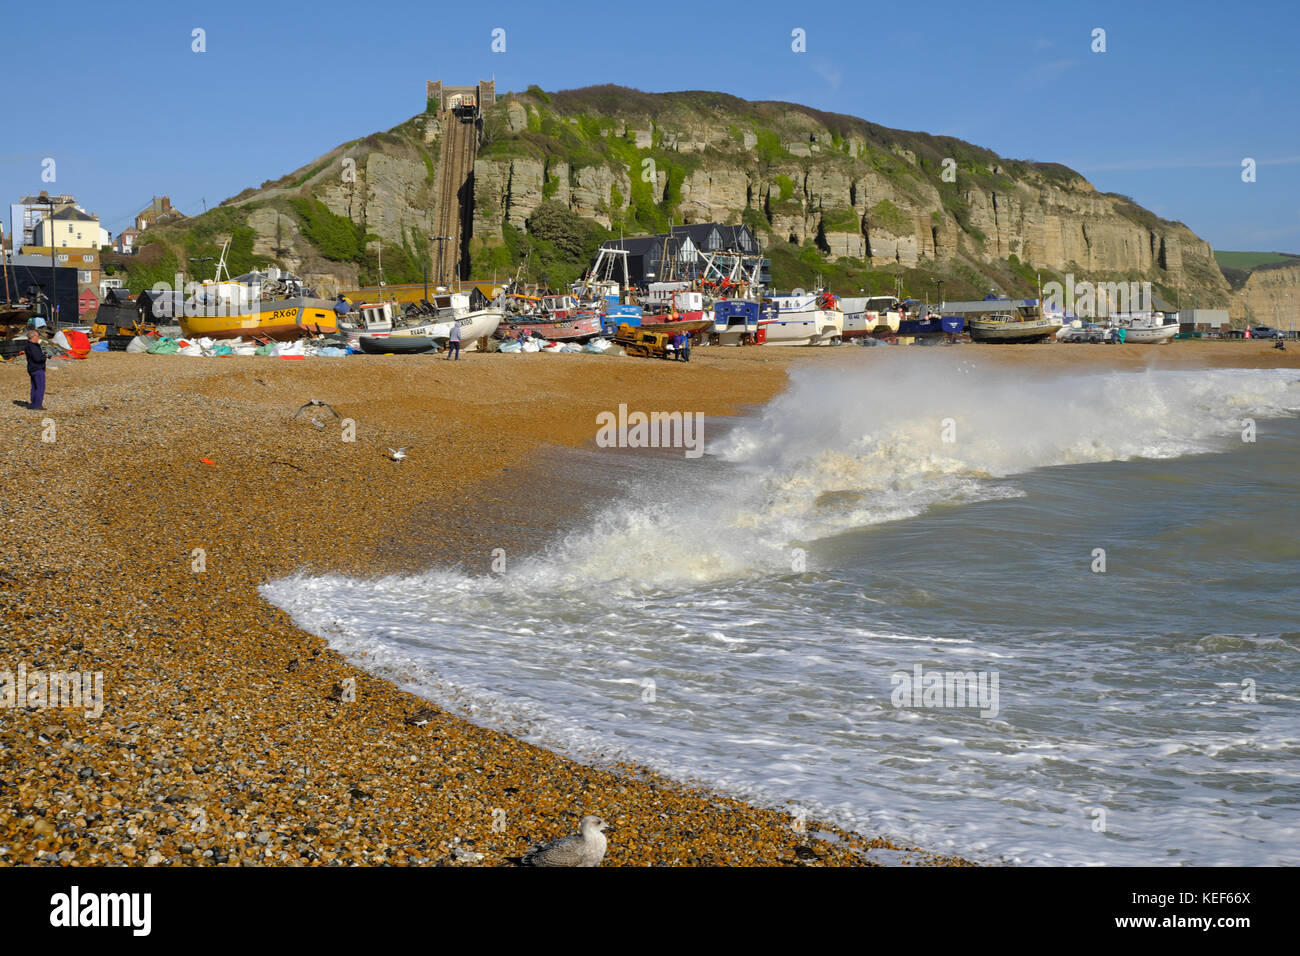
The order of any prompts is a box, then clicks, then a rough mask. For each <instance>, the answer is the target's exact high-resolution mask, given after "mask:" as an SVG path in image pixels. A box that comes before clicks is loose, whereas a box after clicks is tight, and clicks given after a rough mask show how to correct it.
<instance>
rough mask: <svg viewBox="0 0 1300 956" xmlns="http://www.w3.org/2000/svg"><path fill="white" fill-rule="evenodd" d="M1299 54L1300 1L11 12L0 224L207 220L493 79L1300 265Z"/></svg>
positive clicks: (345, 5) (166, 5)
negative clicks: (1091, 198) (816, 139)
mask: <svg viewBox="0 0 1300 956" xmlns="http://www.w3.org/2000/svg"><path fill="white" fill-rule="evenodd" d="M196 28H201V29H203V30H204V31H206V45H207V50H206V52H204V53H195V52H193V51H192V49H191V46H192V31H193V30H194V29H196ZM496 28H501V29H504V30H505V31H506V34H505V41H506V43H505V45H506V50H505V52H504V53H493V52H492V51H491V49H490V45H491V42H492V31H493V30H494V29H496ZM796 28H799V29H802V30H804V31H806V36H807V52H805V53H795V52H793V51H792V49H791V42H792V40H791V31H792V30H794V29H796ZM1095 28H1101V29H1104V30H1105V31H1106V52H1104V53H1094V52H1092V50H1091V45H1092V43H1093V37H1092V31H1093V30H1094V29H1095ZM1298 33H1300V4H1295V3H1294V2H1290V3H1288V2H1278V0H1267V2H1256V3H1250V4H1220V3H1208V2H1199V0H1192V2H1183V3H1166V2H1143V0H1128V2H1123V3H1083V2H1080V3H1071V4H1056V3H1051V2H1039V3H1029V2H1017V3H969V2H965V3H952V4H949V3H945V2H924V3H915V2H914V3H892V4H885V3H874V2H862V0H857V2H848V0H837V2H828V3H816V2H808V3H803V4H790V3H774V2H767V0H757V2H754V0H750V2H745V3H698V2H692V3H686V2H681V0H662V2H646V0H623V2H617V0H615V2H609V0H605V2H602V3H591V2H586V0H578V2H570V3H564V2H560V3H555V4H550V5H543V4H540V3H537V2H536V0H533V2H513V0H511V2H503V0H480V2H477V3H473V4H465V3H458V4H454V5H453V4H444V3H431V2H427V0H425V2H415V0H372V2H368V3H359V2H354V0H348V2H338V0H322V2H319V3H314V4H307V3H301V4H300V3H293V4H288V3H278V2H276V0H264V2H259V3H254V2H246V0H225V2H222V3H219V4H212V5H208V4H184V3H178V2H175V0H172V2H156V0H136V2H131V3H124V4H108V3H104V2H103V0H95V2H83V0H70V2H69V0H64V2H62V3H59V4H57V5H40V4H35V3H21V4H19V3H15V2H13V0H8V2H6V3H5V4H4V6H3V9H2V10H0V36H3V37H5V42H4V43H3V44H0V51H2V54H0V55H3V56H4V58H5V59H4V66H5V70H4V73H5V79H6V81H7V82H6V84H5V85H6V89H7V91H8V96H7V98H6V99H7V109H6V110H5V114H6V116H5V124H4V132H3V139H2V140H0V215H2V216H4V217H7V215H8V203H9V202H11V201H13V200H14V199H16V198H18V197H19V196H20V195H23V194H26V193H30V192H37V191H39V190H40V189H42V188H47V189H50V191H51V192H71V193H74V194H75V195H76V196H77V198H78V200H79V201H80V202H81V203H82V205H83V206H85V207H86V208H88V209H90V210H91V211H92V212H95V213H97V214H98V215H100V216H101V218H102V220H103V222H104V224H105V225H106V226H107V227H108V228H109V229H110V230H111V231H113V232H114V233H116V232H117V231H118V230H119V229H121V228H123V227H125V226H126V225H128V224H129V223H130V218H131V215H132V214H133V213H134V212H136V211H138V210H139V209H141V208H142V207H143V206H144V205H146V204H147V202H148V201H149V199H150V198H151V197H152V196H153V195H155V194H157V195H164V194H166V195H170V196H171V197H172V201H173V203H174V204H175V205H177V206H178V207H180V208H181V209H182V210H183V211H185V212H187V213H196V212H200V211H202V209H203V202H204V200H206V202H207V205H208V206H212V205H215V204H216V203H218V202H220V201H221V200H222V199H225V198H227V197H229V196H232V195H234V194H235V193H237V192H239V191H240V190H241V189H244V188H245V187H247V186H256V185H260V184H261V183H262V182H263V181H264V180H267V179H276V178H278V177H279V176H281V175H283V174H284V173H286V172H289V171H291V170H293V169H295V168H297V167H298V166H301V165H303V164H305V163H307V162H308V161H310V160H311V159H313V158H314V157H316V156H318V155H319V154H321V153H323V152H326V151H327V150H329V149H331V148H333V147H334V146H336V145H337V144H339V143H341V142H344V141H346V140H350V139H355V138H357V137H359V136H363V135H366V134H368V133H371V132H374V131H376V130H382V129H387V128H389V127H392V126H395V125H396V124H398V123H400V122H402V121H403V120H405V119H407V118H409V117H410V116H412V115H413V114H415V113H418V112H420V111H421V110H422V109H423V108H424V81H425V80H427V79H443V80H444V81H446V82H449V83H461V82H473V81H475V80H477V79H479V78H490V77H495V79H496V81H497V88H498V90H501V91H505V90H521V89H523V88H525V87H526V86H528V85H529V84H532V83H537V84H539V85H540V86H542V87H543V88H544V89H549V90H555V89H565V88H570V87H577V86H587V85H591V84H597V83H609V82H613V83H620V84H623V85H626V86H634V87H638V88H640V89H644V90H651V91H664V90H678V89H716V90H723V91H725V92H728V93H732V94H735V95H737V96H741V97H745V98H747V99H774V100H789V101H795V102H801V103H806V104H808V105H810V106H814V107H816V108H818V109H823V110H828V111H832V112H841V113H849V114H852V115H856V116H861V117H864V118H866V119H869V120H871V121H873V122H876V123H880V124H882V125H885V126H892V127H897V128H902V129H915V130H924V131H928V132H933V133H940V134H948V135H953V136H958V137H961V138H963V139H966V140H969V141H971V142H973V143H976V144H979V145H981V146H986V147H988V148H990V149H993V150H995V151H996V152H998V153H1000V154H1002V155H1004V156H1008V157H1013V158H1029V159H1037V160H1050V161H1055V162H1061V163H1065V164H1066V165H1068V166H1071V167H1073V168H1074V169H1077V170H1078V171H1079V172H1081V173H1083V174H1084V175H1085V176H1087V177H1088V178H1089V179H1090V180H1091V181H1092V182H1093V183H1094V185H1096V186H1097V187H1098V188H1099V189H1101V190H1102V191H1108V192H1120V193H1125V194H1128V195H1131V196H1133V197H1134V198H1135V199H1136V200H1137V201H1138V202H1140V203H1141V204H1143V205H1144V206H1147V207H1148V208H1150V209H1152V210H1154V211H1155V212H1157V213H1158V214H1160V215H1162V216H1165V217H1167V218H1170V219H1180V220H1182V221H1183V222H1185V223H1187V225H1188V226H1190V227H1191V228H1192V229H1193V230H1194V231H1195V232H1196V233H1198V234H1199V235H1200V236H1202V237H1203V238H1205V239H1207V240H1209V241H1210V242H1211V243H1212V244H1213V245H1214V246H1215V248H1224V249H1259V250H1281V251H1290V252H1298V253H1300V132H1298V131H1297V122H1296V116H1297V110H1296V106H1295V104H1296V102H1297V99H1298V98H1297V93H1298V92H1300V58H1297V56H1296V54H1295V50H1296V38H1297V34H1298ZM25 38H33V39H31V41H30V45H28V46H26V47H25V50H24V52H23V53H22V54H21V55H18V53H17V51H18V49H19V45H20V44H26V43H28V41H27V40H26V39H25ZM51 41H52V42H51ZM52 74H54V75H56V76H57V77H58V81H57V88H58V91H59V92H58V95H57V98H53V97H51V96H50V95H49V94H48V92H47V91H48V90H49V88H50V81H49V77H50V76H51V75H52ZM46 157H51V158H53V159H54V160H55V161H56V164H57V166H56V174H57V180H56V182H54V183H52V184H51V183H43V182H42V181H41V168H42V167H41V162H42V160H43V159H44V158H46ZM1246 157H1250V158H1253V159H1255V160H1256V163H1257V171H1256V181H1255V182H1253V183H1244V182H1242V179H1241V162H1242V160H1243V158H1246ZM6 227H8V223H6Z"/></svg>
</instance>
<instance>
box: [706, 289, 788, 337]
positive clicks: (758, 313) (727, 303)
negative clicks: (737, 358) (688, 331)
mask: <svg viewBox="0 0 1300 956" xmlns="http://www.w3.org/2000/svg"><path fill="white" fill-rule="evenodd" d="M776 317H777V310H776V306H774V305H772V304H771V303H763V302H756V301H753V300H751V299H719V300H718V301H717V302H714V303H713V328H712V330H711V332H710V335H709V342H710V343H711V344H713V345H760V344H762V342H763V341H764V340H765V339H766V337H767V328H768V326H770V325H771V324H772V323H773V322H775V321H776Z"/></svg>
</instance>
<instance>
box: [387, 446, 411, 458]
mask: <svg viewBox="0 0 1300 956" xmlns="http://www.w3.org/2000/svg"><path fill="white" fill-rule="evenodd" d="M414 447H415V446H414V445H403V446H402V447H401V448H390V449H388V457H389V458H391V459H392V460H393V461H401V460H402V459H404V458H405V457H406V449H408V448H414Z"/></svg>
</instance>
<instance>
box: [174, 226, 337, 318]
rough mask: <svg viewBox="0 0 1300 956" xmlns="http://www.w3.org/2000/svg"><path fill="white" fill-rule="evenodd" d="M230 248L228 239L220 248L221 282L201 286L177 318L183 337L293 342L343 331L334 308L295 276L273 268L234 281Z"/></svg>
mask: <svg viewBox="0 0 1300 956" xmlns="http://www.w3.org/2000/svg"><path fill="white" fill-rule="evenodd" d="M229 246H230V240H228V239H227V240H226V241H225V242H224V243H223V244H222V246H221V256H220V258H219V259H218V260H217V271H216V277H215V278H213V279H210V280H207V281H205V282H203V283H201V284H200V285H199V287H198V288H197V289H195V291H194V293H193V295H191V296H190V297H189V298H188V299H186V300H185V307H184V310H183V314H181V315H178V316H177V317H176V318H177V320H178V321H179V323H180V326H181V333H182V334H183V335H185V336H187V337H190V338H209V339H234V338H239V337H241V336H245V335H247V336H252V337H255V338H264V339H275V340H277V341H288V340H292V339H296V338H302V337H303V336H307V335H329V334H332V333H334V332H337V331H338V317H337V316H336V315H335V312H334V303H333V302H330V301H329V300H328V299H321V298H317V297H316V296H315V295H313V294H311V292H310V290H308V289H307V288H306V287H305V286H304V285H303V282H302V280H301V279H299V278H298V277H297V276H295V275H293V274H292V273H288V272H282V271H281V270H279V269H277V268H274V267H272V268H268V269H267V270H266V271H265V272H250V273H247V274H245V275H241V276H239V277H238V278H235V279H231V278H230V275H229V273H228V272H226V252H227V250H228V249H229ZM223 273H225V278H224V279H223V278H222V274H223Z"/></svg>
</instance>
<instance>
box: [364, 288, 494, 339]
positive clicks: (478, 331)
mask: <svg viewBox="0 0 1300 956" xmlns="http://www.w3.org/2000/svg"><path fill="white" fill-rule="evenodd" d="M470 303H471V298H470V294H469V293H467V292H450V293H446V294H443V295H435V296H434V297H433V301H432V302H430V301H429V300H428V299H421V300H420V301H419V302H408V303H406V305H405V306H404V307H403V308H402V309H401V311H400V312H399V311H398V309H397V303H395V302H363V303H361V304H359V305H357V306H356V307H355V308H354V309H353V310H352V311H351V312H349V313H348V314H347V315H346V316H344V317H343V318H342V319H340V320H339V332H340V334H342V335H343V337H344V340H345V341H346V342H347V344H348V345H349V346H351V347H352V348H358V347H360V339H361V337H362V336H363V335H365V336H369V337H371V338H384V337H385V336H392V337H399V336H400V337H406V336H414V337H421V336H423V337H426V338H430V339H434V340H435V341H438V342H442V343H445V342H446V341H447V339H448V338H449V337H450V335H451V326H452V324H453V323H455V324H456V325H458V326H460V343H461V348H467V347H468V346H469V345H470V344H472V343H473V342H476V341H478V340H479V339H481V338H485V337H487V336H490V335H492V334H493V333H494V332H496V330H497V326H498V325H499V324H500V322H501V315H502V313H501V311H500V310H499V309H492V308H487V309H472V308H470Z"/></svg>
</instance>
